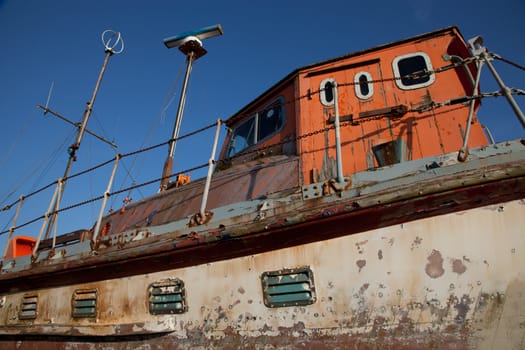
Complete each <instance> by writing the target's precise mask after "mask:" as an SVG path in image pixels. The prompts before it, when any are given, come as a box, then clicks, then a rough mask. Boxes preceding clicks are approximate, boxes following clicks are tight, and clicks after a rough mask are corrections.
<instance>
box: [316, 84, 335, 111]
mask: <svg viewBox="0 0 525 350" xmlns="http://www.w3.org/2000/svg"><path fill="white" fill-rule="evenodd" d="M334 86H335V80H334V79H332V78H327V79H325V80H323V81H322V82H321V84H320V86H319V98H320V99H321V103H322V104H323V106H333V104H334Z"/></svg>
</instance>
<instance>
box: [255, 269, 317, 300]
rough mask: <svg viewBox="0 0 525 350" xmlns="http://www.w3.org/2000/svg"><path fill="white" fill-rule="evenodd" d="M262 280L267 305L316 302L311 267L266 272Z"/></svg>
mask: <svg viewBox="0 0 525 350" xmlns="http://www.w3.org/2000/svg"><path fill="white" fill-rule="evenodd" d="M261 280H262V289H263V296H264V305H266V306H267V307H282V306H297V305H309V304H313V303H315V300H316V297H315V287H314V279H313V273H312V270H310V268H309V267H301V268H297V269H283V270H279V271H270V272H264V273H263V274H262V276H261Z"/></svg>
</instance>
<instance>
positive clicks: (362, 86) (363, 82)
mask: <svg viewBox="0 0 525 350" xmlns="http://www.w3.org/2000/svg"><path fill="white" fill-rule="evenodd" d="M359 90H360V91H361V95H363V96H368V94H369V93H370V88H369V87H368V78H367V77H366V75H364V74H361V75H360V76H359Z"/></svg>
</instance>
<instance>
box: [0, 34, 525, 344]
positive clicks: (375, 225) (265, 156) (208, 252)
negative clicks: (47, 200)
mask: <svg viewBox="0 0 525 350" xmlns="http://www.w3.org/2000/svg"><path fill="white" fill-rule="evenodd" d="M220 34H222V27H220V26H215V27H206V28H204V30H198V31H193V32H186V33H183V34H182V35H178V36H176V37H173V38H169V39H166V40H165V44H166V46H168V47H175V48H178V49H179V50H180V51H181V52H182V53H183V54H184V55H185V56H186V58H187V71H186V77H185V81H184V86H183V91H184V93H183V94H182V95H181V100H180V102H179V110H178V113H177V120H176V123H175V126H174V131H173V135H172V138H171V139H170V140H169V142H167V143H163V147H165V146H166V145H168V146H169V148H170V152H169V155H168V157H167V158H166V162H165V165H164V168H163V171H162V177H161V178H159V179H154V180H153V181H154V182H155V183H159V190H158V192H155V193H152V194H151V195H150V196H148V197H146V198H144V199H142V200H139V201H134V202H129V201H128V202H127V203H125V204H124V205H123V207H122V209H121V210H113V211H108V210H107V208H106V207H105V205H106V201H107V198H108V197H109V196H110V195H112V194H115V193H114V192H113V193H112V192H111V191H112V190H111V188H112V181H113V179H112V178H113V176H110V178H109V180H108V185H107V188H106V189H103V190H102V191H104V192H103V194H102V195H101V196H100V197H97V198H94V199H90V200H93V201H97V202H99V203H101V209H100V212H101V215H100V217H99V219H98V220H97V221H96V222H95V223H94V224H93V226H92V227H87V228H79V229H78V230H76V231H73V232H66V233H62V234H56V229H55V227H56V226H55V224H54V223H53V219H52V218H53V217H55V216H56V215H61V216H62V215H67V210H66V209H67V208H59V206H58V203H59V202H60V198H61V195H62V191H63V189H64V187H63V181H64V179H60V180H57V182H56V183H53V186H55V188H56V190H55V193H54V196H53V199H52V201H51V203H52V204H50V205H49V207H48V209H47V211H46V212H45V214H44V215H42V216H40V217H39V218H38V220H39V222H42V229H41V231H40V232H39V234H38V237H34V233H33V236H32V235H30V234H29V233H26V232H24V224H22V223H18V222H16V218H17V217H18V212H19V211H20V210H23V199H24V198H25V197H21V199H20V200H18V201H17V202H15V203H13V204H12V205H10V206H9V207H8V208H4V209H3V210H10V211H15V210H16V215H15V216H14V217H15V219H14V220H13V222H12V224H11V228H10V230H9V232H8V233H9V242H8V245H7V248H6V250H5V253H4V255H3V259H2V263H1V269H0V348H2V349H36V348H38V349H47V348H49V349H132V348H137V349H189V348H192V349H523V348H524V347H525V327H524V324H525V294H524V292H523V291H524V290H525V270H524V266H525V235H524V234H523V227H525V215H524V214H525V139H523V138H522V139H516V140H505V141H503V142H498V143H495V142H494V141H493V140H492V138H491V136H490V133H489V131H488V130H487V129H486V128H485V127H484V126H483V125H482V123H481V122H480V120H479V119H478V117H477V115H478V110H479V109H480V108H482V100H483V99H484V98H490V97H494V96H504V97H503V98H505V99H507V100H508V101H509V103H510V104H511V107H512V109H513V110H514V112H515V114H516V117H517V118H518V119H519V121H520V123H521V124H522V126H524V127H525V118H524V116H523V113H522V112H521V110H520V109H519V106H518V104H517V103H516V101H515V99H514V96H515V95H520V94H523V90H520V89H517V88H508V87H507V86H505V85H504V82H503V80H502V78H501V77H500V76H499V75H498V74H497V72H496V71H495V69H494V66H493V64H492V61H494V60H496V59H498V58H501V57H499V56H497V55H496V54H493V53H491V52H490V51H488V49H487V48H486V47H484V46H483V40H482V38H481V37H475V38H473V39H470V40H468V41H467V40H465V39H464V38H463V36H462V34H461V33H460V31H459V29H458V28H457V27H455V26H450V27H446V28H442V29H438V30H435V31H432V32H429V33H423V34H420V35H417V36H413V37H410V38H406V39H402V40H399V41H396V42H392V43H388V44H383V45H379V46H375V47H372V48H369V49H365V50H362V51H358V52H354V53H351V54H347V55H343V56H340V57H335V58H333V59H328V60H325V61H322V62H318V63H314V64H311V65H307V66H304V67H300V68H298V69H296V70H294V71H293V72H291V73H290V74H289V75H287V76H285V77H284V78H283V79H282V80H280V81H278V82H277V83H275V84H274V85H273V86H272V87H270V88H269V89H268V90H266V91H265V92H263V93H262V94H260V96H258V97H257V98H255V99H254V100H253V101H251V102H249V103H248V104H246V105H245V107H243V108H242V109H240V110H239V111H238V112H236V113H234V114H233V115H232V116H231V117H229V118H228V119H227V120H224V121H222V120H218V121H217V122H216V123H213V124H211V125H209V126H207V127H205V128H203V129H208V130H209V129H211V130H213V128H216V132H215V138H214V140H213V142H211V141H210V145H213V147H212V148H213V151H212V152H211V155H210V157H209V159H207V162H206V163H204V166H203V167H199V169H205V170H206V169H207V171H208V172H207V175H206V176H203V177H202V178H199V179H191V173H192V171H194V170H195V169H190V170H188V171H183V172H179V171H177V172H173V170H172V162H173V161H172V158H171V156H172V155H173V148H174V147H175V145H176V141H177V140H180V139H181V138H183V137H192V136H193V135H194V134H195V133H197V132H199V131H200V130H197V131H196V132H195V133H190V134H187V135H183V136H179V135H178V134H179V131H178V130H179V129H180V122H181V118H180V117H181V116H182V114H183V107H184V103H185V85H186V83H187V81H188V78H189V72H190V71H191V69H190V68H191V64H192V62H194V60H195V59H198V58H200V57H201V56H202V55H204V54H205V53H206V51H205V50H204V48H203V45H202V41H203V40H205V39H208V38H210V37H212V36H217V35H220ZM114 51H115V49H113V46H110V45H108V47H107V48H106V54H107V55H106V59H107V58H109V57H110V56H111V55H112V54H113V53H114ZM506 61H508V60H506ZM485 66H486V67H488V69H489V71H490V72H491V73H492V74H493V75H494V78H495V79H496V80H497V82H498V84H500V86H501V90H500V91H498V92H496V93H483V92H481V90H480V86H479V85H480V84H479V82H480V74H481V72H482V68H484V67H485ZM101 76H102V74H101ZM97 86H98V85H97ZM94 96H95V94H94ZM93 101H94V98H93V100H92V102H93ZM92 106H93V103H91V104H88V107H87V108H86V114H85V116H86V115H89V110H90V109H91V108H92ZM44 109H45V111H46V112H50V113H53V112H52V111H51V110H50V109H49V108H48V107H47V106H46V107H44ZM86 119H87V118H86ZM83 125H84V126H85V124H83ZM224 126H226V128H225V129H226V130H227V134H226V136H225V137H224V143H223V145H222V148H221V149H220V152H219V155H218V156H217V155H216V149H217V148H218V139H219V137H218V136H217V135H219V133H220V131H221V130H222V129H223V127H224ZM74 145H76V146H78V145H79V143H78V144H74ZM77 148H78V147H72V149H71V151H70V153H71V154H73V156H74V155H75V152H76V150H77ZM140 151H141V152H142V151H144V152H145V151H148V150H140ZM132 153H133V152H132ZM130 154H131V153H130ZM133 154H134V153H133ZM127 155H129V154H127ZM127 155H123V154H119V155H117V156H116V157H115V158H114V159H112V160H111V161H110V162H108V163H104V165H107V166H110V167H111V166H112V167H113V168H112V169H115V168H117V167H118V163H119V160H120V159H122V157H125V156H127ZM159 168H160V167H159ZM159 172H160V171H159ZM67 174H68V175H69V173H67ZM81 174H84V172H81ZM112 174H114V170H113V172H112ZM67 177H68V176H64V178H67ZM69 177H70V176H69ZM102 191H101V193H102ZM83 203H85V202H83ZM81 204H82V203H81ZM37 215H40V213H38V214H35V216H37ZM55 223H56V221H55ZM2 234H7V232H3V233H2Z"/></svg>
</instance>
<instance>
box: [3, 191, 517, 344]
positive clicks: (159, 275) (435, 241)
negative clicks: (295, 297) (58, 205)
mask: <svg viewBox="0 0 525 350" xmlns="http://www.w3.org/2000/svg"><path fill="white" fill-rule="evenodd" d="M524 209H525V201H523V200H515V201H512V202H508V203H498V204H497V205H489V206H483V207H479V208H477V209H469V210H465V211H458V212H454V213H449V214H445V215H439V216H433V217H430V218H425V219H420V220H416V221H412V222H407V223H404V224H402V225H392V226H388V227H383V228H380V229H375V230H370V231H366V232H362V233H359V234H355V235H346V236H343V237H339V238H333V239H329V240H324V241H319V242H313V243H310V244H304V245H300V246H295V247H290V248H286V249H277V250H272V251H268V252H265V253H261V254H253V255H247V256H244V257H239V258H235V259H230V260H225V261H220V262H215V263H211V264H202V265H196V266H189V267H184V268H178V269H173V270H169V271H164V272H155V273H151V274H143V275H136V276H131V277H129V278H120V279H114V280H105V281H97V282H91V283H83V284H79V285H70V286H63V287H59V288H51V289H47V288H46V289H39V290H37V292H38V293H39V300H41V305H40V308H39V314H38V318H37V320H35V321H33V322H32V327H33V328H31V329H32V330H33V335H27V336H20V335H19V334H17V333H15V330H16V328H17V326H21V325H24V324H28V323H29V322H28V321H21V320H17V319H16V317H14V316H10V315H12V314H13V312H14V311H16V307H17V305H18V302H19V300H20V298H21V297H22V295H23V293H12V294H10V295H8V300H7V301H6V302H5V304H4V305H3V306H2V308H0V322H2V323H3V324H5V323H7V324H8V325H9V326H10V327H11V328H10V329H12V330H13V332H12V333H10V335H9V334H8V335H4V336H0V346H1V348H2V349H15V348H16V349H33V348H35V347H36V348H38V349H46V348H53V349H127V348H147V349H162V348H170V349H186V348H196V349H215V348H217V349H239V348H245V349H305V348H310V349H349V348H350V349H352V348H356V349H521V348H522V347H523V345H524V343H523V339H525V338H524V337H525V329H524V328H523V322H524V321H525V293H524V292H523V290H525V280H524V278H523V268H522V266H525V251H524V250H523V247H525V236H524V235H523V232H522V227H523V225H525V216H524V215H523V212H524ZM466 228H468V229H466ZM451 242H455V244H451ZM299 266H309V267H310V268H311V270H312V271H313V274H314V277H315V288H316V295H317V300H316V302H315V303H313V304H311V305H306V306H296V307H282V308H268V307H266V306H265V305H264V298H263V288H262V286H261V279H260V278H261V274H263V273H264V272H267V271H274V270H278V269H282V268H284V267H286V268H293V267H299ZM174 277H176V278H179V279H180V280H182V281H184V284H185V288H186V292H187V302H188V310H187V312H185V313H183V314H179V315H161V316H158V315H151V314H149V313H148V311H147V303H146V300H147V288H148V286H149V285H150V284H151V283H153V282H157V281H162V280H164V279H166V278H174ZM202 281H206V282H207V283H205V284H203V283H202ZM78 288H97V290H98V292H99V296H100V305H99V313H98V315H97V318H96V320H91V321H85V320H84V321H78V320H77V321H75V320H72V319H71V317H70V310H69V308H70V303H69V300H70V295H71V293H73V292H74V290H76V289H78ZM59 300H63V301H64V302H62V303H60V302H59ZM57 301H58V302H57ZM6 309H8V310H11V311H10V312H11V314H9V312H8V313H7V315H6V313H5V312H4V310H6ZM24 322H26V323H24ZM20 328H22V327H20ZM5 329H6V328H5V327H4V328H3V331H4V334H5ZM25 331H26V333H30V332H27V329H26V330H25ZM53 334H54V335H53ZM59 334H63V336H59ZM49 335H52V336H51V337H49Z"/></svg>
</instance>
